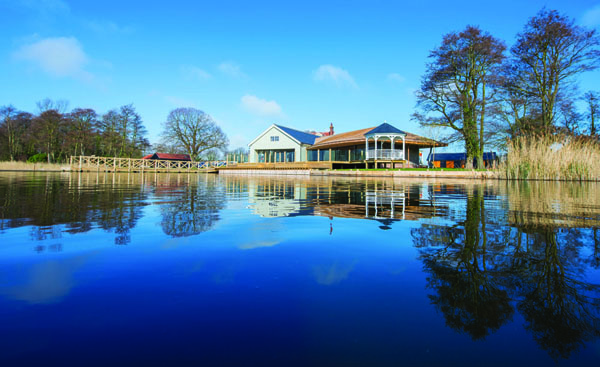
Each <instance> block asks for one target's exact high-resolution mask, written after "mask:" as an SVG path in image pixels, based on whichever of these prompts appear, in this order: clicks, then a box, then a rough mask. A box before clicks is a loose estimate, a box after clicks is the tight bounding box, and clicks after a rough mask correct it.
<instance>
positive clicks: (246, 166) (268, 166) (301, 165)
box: [218, 162, 335, 171]
mask: <svg viewBox="0 0 600 367" xmlns="http://www.w3.org/2000/svg"><path fill="white" fill-rule="evenodd" d="M230 163H231V162H230ZM333 163H335V162H285V163H284V162H277V163H238V164H228V165H226V166H223V167H219V168H218V169H219V170H220V171H225V170H257V169H264V170H311V169H331V167H332V164H333Z"/></svg>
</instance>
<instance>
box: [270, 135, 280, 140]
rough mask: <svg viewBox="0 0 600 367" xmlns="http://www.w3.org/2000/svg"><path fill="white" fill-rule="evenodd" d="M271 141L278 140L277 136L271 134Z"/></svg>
mask: <svg viewBox="0 0 600 367" xmlns="http://www.w3.org/2000/svg"><path fill="white" fill-rule="evenodd" d="M271 141H279V136H271Z"/></svg>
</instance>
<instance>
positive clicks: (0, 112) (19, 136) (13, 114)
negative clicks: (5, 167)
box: [0, 106, 32, 161]
mask: <svg viewBox="0 0 600 367" xmlns="http://www.w3.org/2000/svg"><path fill="white" fill-rule="evenodd" d="M31 119H32V116H31V114H30V113H27V112H19V111H17V110H16V109H15V108H14V107H13V106H6V107H2V108H0V137H2V138H3V140H5V141H6V143H5V144H6V145H5V146H6V150H7V151H6V154H7V155H8V157H9V159H10V160H11V161H14V160H16V159H18V157H19V155H20V154H22V153H24V150H25V140H26V133H27V130H28V129H29V128H30V126H31ZM0 154H5V153H4V152H0Z"/></svg>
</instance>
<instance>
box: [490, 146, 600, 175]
mask: <svg viewBox="0 0 600 367" xmlns="http://www.w3.org/2000/svg"><path fill="white" fill-rule="evenodd" d="M499 168H500V175H501V176H504V178H506V179H509V180H565V181H586V180H592V181H597V180H599V179H600V144H598V143H597V142H594V141H592V140H584V139H574V138H569V137H564V136H542V137H522V138H518V139H514V140H512V141H510V142H509V143H508V153H507V157H506V160H505V161H504V162H502V164H501V165H500V167H499Z"/></svg>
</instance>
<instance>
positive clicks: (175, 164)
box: [69, 156, 237, 173]
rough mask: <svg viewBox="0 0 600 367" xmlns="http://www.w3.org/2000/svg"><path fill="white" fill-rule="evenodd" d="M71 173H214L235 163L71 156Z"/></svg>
mask: <svg viewBox="0 0 600 367" xmlns="http://www.w3.org/2000/svg"><path fill="white" fill-rule="evenodd" d="M69 165H70V166H71V170H72V171H80V172H94V171H102V172H142V173H143V172H190V173H191V172H194V173H216V172H218V170H219V168H224V167H227V166H228V165H229V166H235V165H237V163H235V162H227V161H204V162H185V161H169V160H161V159H136V158H113V157H96V156H73V157H71V158H70V159H69Z"/></svg>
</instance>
